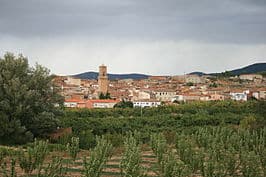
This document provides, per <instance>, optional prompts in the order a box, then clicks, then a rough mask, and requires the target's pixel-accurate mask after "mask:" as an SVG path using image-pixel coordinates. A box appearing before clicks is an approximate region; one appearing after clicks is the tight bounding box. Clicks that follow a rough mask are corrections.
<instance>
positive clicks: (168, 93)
mask: <svg viewBox="0 0 266 177" xmlns="http://www.w3.org/2000/svg"><path fill="white" fill-rule="evenodd" d="M154 94H155V98H156V99H157V100H160V101H172V99H173V98H174V97H175V96H176V92H175V91H173V90H157V91H154Z"/></svg>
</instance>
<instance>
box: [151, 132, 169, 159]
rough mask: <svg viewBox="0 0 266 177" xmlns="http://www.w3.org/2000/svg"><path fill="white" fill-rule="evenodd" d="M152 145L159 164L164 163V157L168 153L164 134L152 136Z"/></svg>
mask: <svg viewBox="0 0 266 177" xmlns="http://www.w3.org/2000/svg"><path fill="white" fill-rule="evenodd" d="M150 144H151V148H152V150H153V152H154V153H155V155H156V156H157V159H158V162H159V164H161V163H162V160H163V155H164V153H165V152H166V151H167V144H166V139H165V137H164V135H163V134H162V133H159V134H153V135H151V139H150Z"/></svg>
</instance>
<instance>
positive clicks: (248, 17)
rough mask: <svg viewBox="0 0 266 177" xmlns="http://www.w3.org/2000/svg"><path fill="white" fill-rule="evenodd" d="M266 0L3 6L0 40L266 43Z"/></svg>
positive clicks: (47, 1) (108, 0) (55, 0)
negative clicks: (77, 38)
mask: <svg viewBox="0 0 266 177" xmlns="http://www.w3.org/2000/svg"><path fill="white" fill-rule="evenodd" d="M265 16H266V1H265V0H223V1H221V0H200V1H197V0H163V1H162V0H73V1H70V0H19V1H15V0H0V37H1V36H3V35H9V36H16V37H20V38H26V37H56V36H61V37H62V36H81V37H82V36H87V37H97V36H101V37H118V38H140V39H142V38H147V39H166V40H196V41H204V42H211V43H244V44H250V43H265V42H266V30H265V29H266V18H265Z"/></svg>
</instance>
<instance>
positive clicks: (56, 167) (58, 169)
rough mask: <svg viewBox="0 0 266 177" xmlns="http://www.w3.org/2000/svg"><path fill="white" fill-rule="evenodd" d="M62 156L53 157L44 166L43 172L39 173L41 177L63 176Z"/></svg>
mask: <svg viewBox="0 0 266 177" xmlns="http://www.w3.org/2000/svg"><path fill="white" fill-rule="evenodd" d="M62 160H63V159H62V158H60V157H53V160H52V162H51V163H49V164H48V165H47V167H45V168H44V173H43V174H41V176H43V177H63V176H65V175H64V174H65V170H64V168H63V165H62Z"/></svg>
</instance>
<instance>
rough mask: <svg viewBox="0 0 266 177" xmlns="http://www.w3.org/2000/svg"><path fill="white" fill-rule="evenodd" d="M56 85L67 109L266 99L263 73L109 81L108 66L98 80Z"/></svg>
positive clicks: (65, 80)
mask: <svg viewBox="0 0 266 177" xmlns="http://www.w3.org/2000/svg"><path fill="white" fill-rule="evenodd" d="M54 82H55V84H56V85H57V86H58V89H59V90H60V94H61V95H62V96H64V98H65V102H64V105H65V107H77V108H113V107H114V105H115V104H117V103H118V102H120V101H123V100H124V101H131V102H133V105H134V107H157V106H159V105H162V104H182V103H187V102H192V101H218V100H219V101H222V100H236V101H247V100H249V99H257V100H264V99H266V78H264V77H263V76H262V75H260V74H242V75H239V76H234V77H217V76H213V75H203V76H199V75H196V74H188V75H180V76H150V77H148V78H147V79H138V80H134V79H120V80H118V79H116V80H108V75H107V66H104V65H101V66H99V76H98V80H88V79H79V78H75V77H71V76H57V77H55V79H54Z"/></svg>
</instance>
